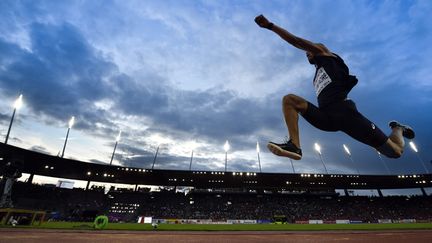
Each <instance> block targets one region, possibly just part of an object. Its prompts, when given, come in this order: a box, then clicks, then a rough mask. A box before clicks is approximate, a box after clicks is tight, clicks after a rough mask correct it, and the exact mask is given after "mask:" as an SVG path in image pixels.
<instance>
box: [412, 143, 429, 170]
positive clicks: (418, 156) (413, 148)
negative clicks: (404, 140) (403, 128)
mask: <svg viewBox="0 0 432 243" xmlns="http://www.w3.org/2000/svg"><path fill="white" fill-rule="evenodd" d="M409 145H410V147H411V149H412V150H413V151H414V152H415V155H416V156H417V158H418V160H419V161H420V162H421V164H422V165H423V168H424V169H425V171H426V173H428V174H429V170H428V169H427V168H426V164H425V162H424V161H423V159H422V158H421V157H420V155H419V150H418V149H417V146H416V144H415V143H414V142H413V141H410V142H409Z"/></svg>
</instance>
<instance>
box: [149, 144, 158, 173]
mask: <svg viewBox="0 0 432 243" xmlns="http://www.w3.org/2000/svg"><path fill="white" fill-rule="evenodd" d="M159 147H160V145H158V146H157V148H156V153H155V156H154V159H153V165H152V167H151V168H152V170H153V168H154V165H155V163H156V158H157V156H158V153H159Z"/></svg>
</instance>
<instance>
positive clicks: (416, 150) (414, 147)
mask: <svg viewBox="0 0 432 243" xmlns="http://www.w3.org/2000/svg"><path fill="white" fill-rule="evenodd" d="M409 145H410V147H411V149H412V150H413V151H414V152H416V153H418V149H417V146H416V145H415V143H414V142H413V141H410V142H409Z"/></svg>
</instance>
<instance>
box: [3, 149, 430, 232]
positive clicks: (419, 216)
mask: <svg viewBox="0 0 432 243" xmlns="http://www.w3.org/2000/svg"><path fill="white" fill-rule="evenodd" d="M0 168H1V169H0V172H1V175H2V184H1V188H2V198H1V200H2V201H1V202H2V207H3V208H17V209H27V210H34V211H44V212H46V216H45V220H52V221H92V220H94V218H95V217H96V216H97V215H100V214H105V215H108V217H109V219H110V222H142V221H143V219H144V218H145V217H147V218H149V217H151V219H152V221H153V222H158V223H273V222H276V223H305V224H310V223H317V224H320V223H387V222H431V221H432V197H431V196H428V195H427V193H426V190H425V188H428V187H431V186H432V175H431V174H409V175H362V174H313V173H312V174H310V173H307V174H305V173H303V174H296V173H290V174H288V173H257V172H228V171H227V172H225V171H194V170H157V169H145V168H132V167H123V166H117V165H105V164H95V163H88V162H83V161H77V160H71V159H65V158H61V157H58V156H51V155H47V154H43V153H39V152H35V151H30V150H26V149H22V148H18V147H15V146H12V145H7V144H4V143H0ZM22 173H26V174H29V175H30V176H29V177H28V179H27V180H26V181H19V182H15V180H16V179H17V178H19V177H20V176H21V174H22ZM36 175H38V176H49V177H54V178H62V179H66V180H81V181H86V182H87V184H86V185H87V186H86V187H85V188H73V186H71V187H68V186H64V185H63V186H62V185H61V184H62V182H67V181H64V180H59V183H57V185H38V184H35V183H33V178H34V176H36ZM12 182H15V183H12ZM93 182H98V183H99V184H98V185H95V184H93V185H92V183H93ZM12 184H13V186H12ZM103 184H106V186H103ZM112 184H128V185H131V186H130V187H127V188H122V187H115V186H112ZM101 185H102V186H101ZM8 187H9V189H10V188H12V189H11V190H9V189H8ZM154 188H156V190H155V189H154ZM408 188H417V189H421V192H422V194H421V195H417V196H409V197H408V196H384V195H383V193H382V192H381V190H384V189H408ZM358 189H369V190H376V191H377V196H373V197H370V196H354V195H351V194H350V193H349V192H350V191H351V190H358ZM337 191H343V192H344V193H338V192H337ZM2 216H3V218H4V217H5V214H4V213H3V214H2ZM24 220H26V219H24ZM27 220H28V219H27Z"/></svg>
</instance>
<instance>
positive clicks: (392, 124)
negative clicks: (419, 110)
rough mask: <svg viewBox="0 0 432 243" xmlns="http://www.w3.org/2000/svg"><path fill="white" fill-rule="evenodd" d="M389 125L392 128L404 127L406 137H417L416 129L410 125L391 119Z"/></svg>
mask: <svg viewBox="0 0 432 243" xmlns="http://www.w3.org/2000/svg"><path fill="white" fill-rule="evenodd" d="M389 127H391V128H395V127H400V128H402V135H403V136H404V137H406V138H408V139H413V138H414V137H415V132H414V130H413V129H412V128H411V127H410V126H407V125H403V124H400V123H399V122H397V121H391V122H389Z"/></svg>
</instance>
